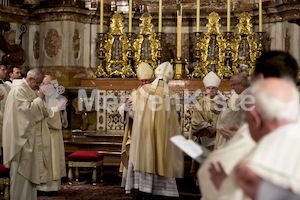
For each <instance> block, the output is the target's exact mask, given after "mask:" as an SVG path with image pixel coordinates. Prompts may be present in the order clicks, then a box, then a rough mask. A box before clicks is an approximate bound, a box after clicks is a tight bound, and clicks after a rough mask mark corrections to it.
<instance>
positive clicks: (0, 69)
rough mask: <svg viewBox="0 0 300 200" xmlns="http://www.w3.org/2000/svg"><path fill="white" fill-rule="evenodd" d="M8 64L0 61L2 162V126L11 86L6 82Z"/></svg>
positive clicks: (0, 161) (0, 153) (0, 143)
mask: <svg viewBox="0 0 300 200" xmlns="http://www.w3.org/2000/svg"><path fill="white" fill-rule="evenodd" d="M6 73H7V70H6V65H5V64H4V63H3V62H1V61H0V148H1V151H0V157H1V159H0V163H2V162H3V161H2V156H3V155H2V128H3V115H4V109H5V104H6V99H7V95H8V93H9V91H10V86H9V85H8V84H7V83H6V82H4V79H5V77H6Z"/></svg>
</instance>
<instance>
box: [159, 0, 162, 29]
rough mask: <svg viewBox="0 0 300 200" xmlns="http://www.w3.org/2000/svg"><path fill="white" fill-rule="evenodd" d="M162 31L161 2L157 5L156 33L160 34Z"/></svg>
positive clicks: (160, 0)
mask: <svg viewBox="0 0 300 200" xmlns="http://www.w3.org/2000/svg"><path fill="white" fill-rule="evenodd" d="M161 30H162V0H159V3H158V32H159V33H161Z"/></svg>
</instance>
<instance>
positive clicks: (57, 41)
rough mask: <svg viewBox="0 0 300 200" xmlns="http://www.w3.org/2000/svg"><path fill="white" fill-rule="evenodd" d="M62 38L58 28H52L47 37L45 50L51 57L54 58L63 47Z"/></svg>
mask: <svg viewBox="0 0 300 200" xmlns="http://www.w3.org/2000/svg"><path fill="white" fill-rule="evenodd" d="M61 45H62V38H61V36H59V34H58V32H57V30H55V29H50V30H49V31H48V33H47V35H46V38H45V45H44V46H45V52H46V54H47V55H48V56H49V57H50V58H54V57H55V56H56V55H57V53H58V51H59V49H61Z"/></svg>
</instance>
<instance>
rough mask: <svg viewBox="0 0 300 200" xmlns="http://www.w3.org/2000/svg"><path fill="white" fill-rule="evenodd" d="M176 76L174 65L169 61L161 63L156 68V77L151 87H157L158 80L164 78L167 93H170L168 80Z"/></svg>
mask: <svg viewBox="0 0 300 200" xmlns="http://www.w3.org/2000/svg"><path fill="white" fill-rule="evenodd" d="M173 76H174V72H173V66H172V64H171V63H169V62H164V63H162V64H160V65H159V66H158V67H157V68H156V69H155V77H156V79H155V80H154V81H153V83H152V85H151V89H156V88H157V86H158V81H159V80H163V81H164V92H165V93H166V94H169V87H168V82H169V80H171V79H172V78H173Z"/></svg>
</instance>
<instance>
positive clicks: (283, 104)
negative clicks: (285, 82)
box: [249, 81, 300, 122]
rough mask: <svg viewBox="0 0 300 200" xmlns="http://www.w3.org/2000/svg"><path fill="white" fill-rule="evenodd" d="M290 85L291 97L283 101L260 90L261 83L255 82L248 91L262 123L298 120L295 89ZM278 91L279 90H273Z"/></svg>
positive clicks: (299, 103) (298, 104) (299, 104)
mask: <svg viewBox="0 0 300 200" xmlns="http://www.w3.org/2000/svg"><path fill="white" fill-rule="evenodd" d="M289 84H291V87H290V89H291V92H292V95H291V97H290V99H289V100H287V101H284V100H281V99H279V98H276V97H274V96H273V95H271V94H269V93H268V92H266V90H264V89H262V85H261V81H256V82H255V83H254V84H253V85H252V86H251V87H250V90H249V93H250V95H252V96H253V97H254V98H255V100H256V103H255V109H256V110H257V111H258V113H259V114H260V115H261V117H262V120H264V121H281V122H290V121H297V120H298V118H299V110H300V102H299V92H298V90H297V88H296V87H295V86H294V85H292V83H289ZM274 90H280V88H274Z"/></svg>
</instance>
